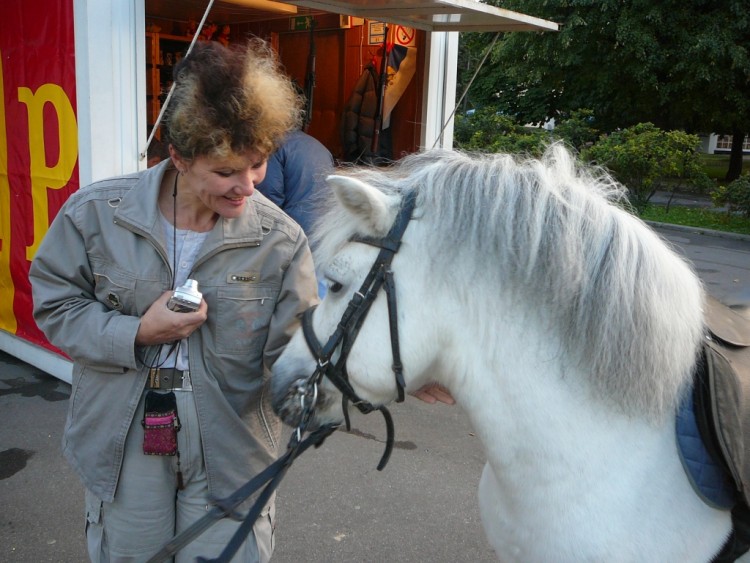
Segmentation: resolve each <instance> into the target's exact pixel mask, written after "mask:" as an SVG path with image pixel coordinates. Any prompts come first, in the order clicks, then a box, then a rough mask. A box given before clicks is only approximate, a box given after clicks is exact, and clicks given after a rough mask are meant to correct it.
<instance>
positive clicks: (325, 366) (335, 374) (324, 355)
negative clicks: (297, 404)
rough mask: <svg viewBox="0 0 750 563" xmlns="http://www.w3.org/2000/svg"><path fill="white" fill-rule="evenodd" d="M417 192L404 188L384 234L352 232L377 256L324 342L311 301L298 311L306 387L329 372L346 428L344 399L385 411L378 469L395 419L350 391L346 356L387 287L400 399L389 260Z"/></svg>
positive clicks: (385, 460) (400, 374)
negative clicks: (308, 370) (311, 368)
mask: <svg viewBox="0 0 750 563" xmlns="http://www.w3.org/2000/svg"><path fill="white" fill-rule="evenodd" d="M415 198H416V195H415V193H414V192H408V193H407V194H405V195H404V198H403V201H402V204H401V208H400V209H399V212H398V216H397V217H396V220H395V221H394V223H393V226H392V227H391V229H390V231H388V234H387V235H386V236H385V237H383V238H380V239H373V238H368V237H353V238H352V239H351V241H352V242H362V243H365V244H369V245H372V246H376V247H378V248H380V252H379V253H378V257H377V258H376V259H375V262H374V263H373V265H372V267H371V268H370V272H369V273H368V274H367V277H366V278H365V281H364V282H363V283H362V286H361V287H360V289H359V291H357V292H355V294H354V296H353V297H352V298H351V300H350V301H349V304H348V305H347V307H346V310H345V311H344V314H343V316H342V317H341V320H340V321H339V323H338V325H337V327H336V330H335V331H334V333H333V334H332V335H331V337H330V338H329V339H328V341H327V342H326V344H325V345H324V346H323V345H321V344H320V342H319V341H318V338H317V336H316V335H315V331H314V330H313V326H312V316H313V312H314V310H315V308H314V307H312V308H310V309H308V310H307V311H305V313H304V314H303V316H302V330H303V333H304V336H305V341H306V342H307V346H308V347H309V348H310V351H311V352H312V355H313V356H314V357H315V359H316V361H317V366H316V368H315V372H314V373H313V374H312V375H311V376H310V378H309V379H308V383H307V389H308V390H309V389H311V388H313V389H315V388H316V386H317V385H318V383H320V381H321V379H322V378H323V376H325V377H327V378H328V379H329V380H330V381H331V383H333V384H334V385H335V386H336V387H337V388H338V390H339V391H341V393H342V397H343V398H342V408H343V411H344V418H345V420H346V426H347V429H348V428H349V427H350V423H349V412H348V403H349V402H351V404H353V405H354V406H355V407H357V408H358V409H359V410H360V412H362V413H364V414H367V413H370V412H372V411H374V410H378V411H380V412H381V413H382V414H383V417H384V418H385V422H386V428H387V432H388V438H387V441H386V450H385V453H384V454H383V457H382V459H381V460H380V463H379V464H378V470H382V469H383V468H384V467H385V465H386V463H388V458H389V457H390V454H391V451H392V449H393V434H394V431H393V419H392V417H391V414H390V412H388V409H386V408H385V407H384V406H380V407H376V406H374V405H372V404H371V403H369V402H367V401H365V400H364V399H362V398H361V397H359V395H357V393H356V392H355V391H354V388H353V387H352V385H351V383H350V382H349V374H348V373H347V370H346V360H347V358H348V357H349V353H350V352H351V349H352V346H353V345H354V341H355V340H356V338H357V335H358V334H359V330H360V329H361V328H362V324H363V323H364V321H365V317H367V313H368V312H369V311H370V307H371V306H372V304H373V302H374V301H375V298H376V297H377V295H378V292H379V291H380V289H381V287H382V288H383V289H385V294H386V299H387V302H388V324H389V327H390V334H391V352H392V355H393V365H392V370H393V374H394V377H395V380H396V390H397V393H398V397H397V399H396V402H399V403H400V402H402V401H403V400H404V393H405V390H404V389H405V387H406V384H405V382H404V369H403V365H402V364H401V352H400V349H399V342H398V310H397V307H396V286H395V283H394V281H393V271H392V270H391V261H392V260H393V257H394V255H395V254H396V252H398V249H399V247H400V246H401V239H402V237H403V235H404V231H406V227H407V225H408V224H409V221H410V220H411V217H412V213H413V211H414V206H415ZM336 350H339V355H338V358H337V359H336V361H335V362H332V361H331V358H332V356H333V355H334V353H335V352H336Z"/></svg>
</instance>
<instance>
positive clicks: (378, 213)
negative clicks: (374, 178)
mask: <svg viewBox="0 0 750 563" xmlns="http://www.w3.org/2000/svg"><path fill="white" fill-rule="evenodd" d="M326 180H327V181H328V185H329V186H331V189H332V190H333V192H334V194H336V197H337V198H338V200H339V201H340V202H341V205H343V206H344V208H345V209H347V210H348V211H349V212H350V213H352V214H353V215H355V216H356V217H358V218H359V219H361V221H362V223H363V224H364V225H366V227H367V228H368V230H370V231H372V233H370V234H372V235H375V236H382V235H385V234H386V233H387V232H388V229H389V228H390V226H391V223H393V221H394V220H395V218H396V204H397V201H394V200H393V198H391V197H389V196H387V195H385V194H384V193H383V192H381V191H380V190H378V189H376V188H373V187H372V186H370V185H369V184H365V183H364V182H362V181H361V180H357V179H356V178H350V177H348V176H338V175H332V176H328V178H327V179H326Z"/></svg>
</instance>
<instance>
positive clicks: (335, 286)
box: [328, 282, 344, 293]
mask: <svg viewBox="0 0 750 563" xmlns="http://www.w3.org/2000/svg"><path fill="white" fill-rule="evenodd" d="M343 288H344V286H343V285H341V284H340V283H339V282H332V283H331V287H329V288H328V290H329V291H330V292H331V293H338V292H339V291H341V290H342V289H343Z"/></svg>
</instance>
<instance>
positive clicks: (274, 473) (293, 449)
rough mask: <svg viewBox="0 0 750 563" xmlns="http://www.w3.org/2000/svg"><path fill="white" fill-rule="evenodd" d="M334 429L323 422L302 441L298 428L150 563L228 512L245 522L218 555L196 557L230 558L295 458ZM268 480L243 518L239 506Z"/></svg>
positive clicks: (168, 556) (171, 553)
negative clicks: (276, 454)
mask: <svg viewBox="0 0 750 563" xmlns="http://www.w3.org/2000/svg"><path fill="white" fill-rule="evenodd" d="M335 429H336V427H335V426H323V427H321V428H319V429H318V430H316V431H315V432H312V433H310V434H309V435H308V436H307V438H305V439H304V440H301V441H300V440H299V436H300V433H301V432H300V429H299V428H298V429H297V432H296V433H294V434H293V435H292V437H291V439H290V441H289V446H288V447H287V451H286V453H285V454H284V455H283V456H281V457H280V458H279V459H277V460H276V461H275V462H273V463H272V464H271V465H269V466H268V467H266V468H265V469H264V470H263V471H261V472H260V473H258V474H257V475H256V476H255V477H253V478H252V479H250V481H248V482H247V483H245V484H244V485H243V486H242V487H240V488H239V489H237V490H236V491H235V492H234V493H233V494H232V495H230V496H228V497H226V498H223V499H219V500H216V501H214V503H213V504H214V507H213V508H212V509H211V510H210V511H209V512H208V513H207V514H206V515H205V516H204V517H203V518H201V519H200V520H198V521H196V522H195V523H194V524H193V525H191V526H190V527H189V528H187V529H186V530H184V531H183V532H181V533H179V534H177V535H176V536H175V537H174V538H172V539H171V540H170V541H169V542H168V543H167V544H165V545H164V547H162V548H161V549H160V550H159V551H158V552H157V553H155V554H154V555H153V556H151V558H150V559H149V560H148V563H159V562H161V561H166V560H168V559H171V558H172V557H173V556H174V555H175V554H176V553H177V552H178V551H179V550H181V549H182V548H183V547H185V546H186V545H187V544H189V543H190V542H192V541H193V540H194V539H195V538H197V537H198V536H200V535H201V534H202V533H203V532H205V531H206V530H207V529H208V528H210V527H211V526H213V525H214V524H215V523H216V522H218V521H219V520H221V519H222V518H226V517H227V516H229V517H230V518H233V519H235V520H242V521H243V522H242V524H241V525H240V526H239V528H237V530H236V531H235V533H234V535H233V536H232V539H231V540H230V541H229V543H228V544H227V545H226V547H225V548H224V550H223V551H222V552H221V554H220V555H219V556H218V558H216V559H205V558H203V557H199V558H198V559H197V560H198V561H202V562H209V561H210V562H216V563H225V562H227V561H230V560H231V559H232V557H233V556H234V555H235V553H237V550H238V549H239V548H240V546H241V545H242V544H243V542H244V541H245V540H246V539H247V536H248V534H249V533H250V532H251V531H252V529H253V525H254V524H255V521H256V520H257V519H258V516H260V512H261V511H262V510H263V507H264V506H265V505H266V504H267V503H268V501H269V499H270V498H271V495H272V494H273V492H274V491H275V490H276V488H277V487H278V485H279V483H280V482H281V479H282V478H283V477H284V475H285V474H286V472H287V470H288V469H289V467H291V465H292V462H293V461H294V459H295V458H296V457H297V456H298V455H300V454H301V453H302V452H304V451H305V450H307V449H308V448H309V447H310V446H315V447H316V448H317V447H318V446H320V445H321V444H322V443H323V441H324V440H325V439H326V438H327V437H328V436H330V435H331V433H332V432H333V431H334V430H335ZM266 483H268V484H267V485H266V487H265V488H264V489H263V491H262V492H261V493H260V495H258V498H257V499H256V501H255V504H253V506H252V508H251V509H250V511H249V512H248V513H247V515H246V516H245V517H244V518H241V517H239V516H238V515H237V513H236V508H237V507H238V506H239V505H240V504H242V502H244V501H245V500H246V499H247V498H248V497H250V495H252V494H253V493H255V492H256V491H257V490H258V489H260V488H261V487H262V486H263V485H264V484H266Z"/></svg>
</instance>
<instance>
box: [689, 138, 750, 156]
mask: <svg viewBox="0 0 750 563" xmlns="http://www.w3.org/2000/svg"><path fill="white" fill-rule="evenodd" d="M700 151H701V152H705V153H708V154H724V153H726V154H728V153H730V152H731V151H732V136H731V135H719V134H717V133H711V134H710V135H701V146H700ZM742 152H743V153H745V154H750V135H747V136H746V137H745V142H744V143H743V145H742Z"/></svg>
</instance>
